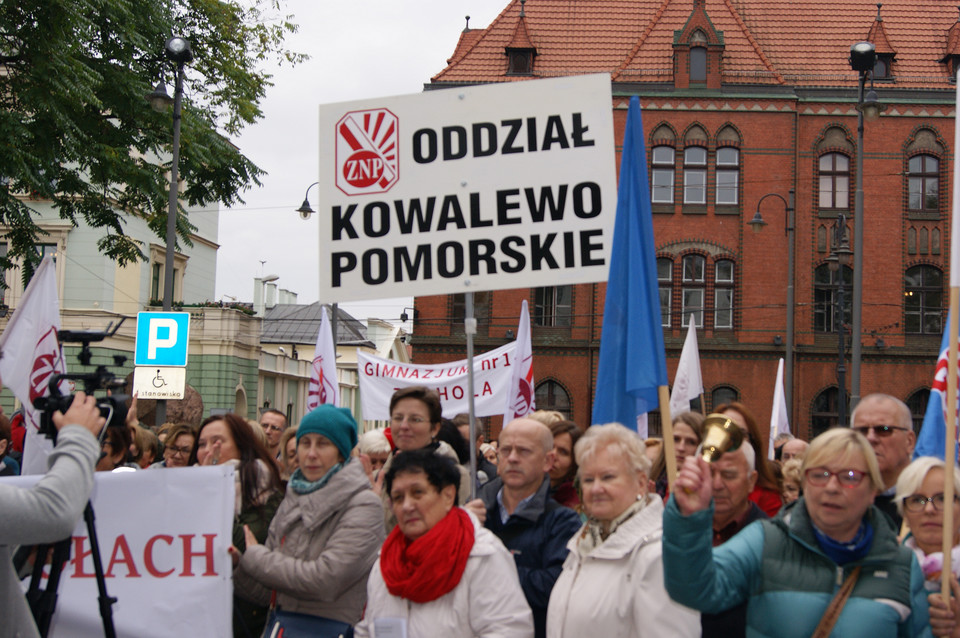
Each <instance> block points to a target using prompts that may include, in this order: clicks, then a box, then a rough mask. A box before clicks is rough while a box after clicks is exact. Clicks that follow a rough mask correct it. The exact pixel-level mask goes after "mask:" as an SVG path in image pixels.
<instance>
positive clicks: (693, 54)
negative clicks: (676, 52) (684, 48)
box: [690, 47, 707, 82]
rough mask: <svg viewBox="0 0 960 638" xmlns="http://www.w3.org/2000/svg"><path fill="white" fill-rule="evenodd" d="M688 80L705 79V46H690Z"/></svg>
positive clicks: (703, 80)
mask: <svg viewBox="0 0 960 638" xmlns="http://www.w3.org/2000/svg"><path fill="white" fill-rule="evenodd" d="M690 81H691V82H706V81H707V49H706V47H690Z"/></svg>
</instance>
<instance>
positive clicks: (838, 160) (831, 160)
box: [820, 153, 850, 210]
mask: <svg viewBox="0 0 960 638" xmlns="http://www.w3.org/2000/svg"><path fill="white" fill-rule="evenodd" d="M820 208H821V209H824V208H826V209H840V210H847V209H849V208H850V158H849V157H847V156H846V155H843V154H842V153H826V154H825V155H821V156H820Z"/></svg>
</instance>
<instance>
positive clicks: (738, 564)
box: [663, 428, 932, 638]
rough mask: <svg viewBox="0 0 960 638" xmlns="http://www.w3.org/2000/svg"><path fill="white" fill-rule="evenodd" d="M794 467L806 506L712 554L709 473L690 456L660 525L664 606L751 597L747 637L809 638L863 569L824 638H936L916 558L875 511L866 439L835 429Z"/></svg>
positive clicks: (877, 480) (875, 477)
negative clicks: (797, 469)
mask: <svg viewBox="0 0 960 638" xmlns="http://www.w3.org/2000/svg"><path fill="white" fill-rule="evenodd" d="M801 471H802V474H803V494H804V497H803V498H801V499H799V500H798V501H796V502H795V503H793V504H792V505H790V506H789V507H787V508H785V509H784V510H783V511H782V512H781V513H780V514H779V515H778V516H777V518H775V519H773V520H771V521H757V522H755V523H752V524H751V525H749V526H747V527H746V528H744V529H743V530H742V531H741V532H740V533H739V534H738V535H737V536H735V537H734V538H732V539H731V540H729V541H727V542H726V543H725V544H723V545H721V546H720V547H717V548H716V549H712V548H711V533H712V532H711V530H712V525H711V522H712V518H713V507H712V504H711V500H712V492H713V489H712V479H711V469H710V466H709V465H708V464H707V463H706V462H704V461H703V460H702V459H700V458H696V457H689V458H687V460H686V461H685V462H684V466H683V468H682V470H681V472H680V474H679V475H678V478H677V489H676V490H675V491H674V493H673V495H672V496H671V498H670V501H669V503H668V504H667V507H666V511H665V513H664V520H663V532H664V533H663V563H664V574H665V576H664V579H665V581H666V587H667V591H668V592H669V593H670V596H671V598H673V599H674V600H676V601H677V602H679V603H682V604H684V605H687V606H688V607H693V608H694V609H699V610H700V611H702V612H707V613H717V612H719V611H723V610H725V609H728V608H730V607H733V606H734V605H737V604H740V603H742V602H743V601H748V606H747V636H751V637H753V636H757V637H759V636H776V637H778V638H791V637H793V636H796V637H798V638H799V637H801V636H802V637H804V638H807V637H809V636H811V635H812V634H813V632H814V630H815V629H816V627H817V625H818V623H819V622H820V619H821V618H822V617H823V616H824V612H825V611H826V610H827V607H828V606H829V604H830V601H831V600H832V599H833V597H834V595H835V593H836V592H837V591H838V590H839V589H840V587H841V585H842V584H843V583H844V581H845V580H846V579H847V578H848V577H849V576H850V574H851V572H853V571H854V570H855V568H856V567H860V568H861V569H860V571H859V576H858V577H857V579H856V581H855V584H854V586H853V591H852V593H851V595H850V597H849V598H848V599H847V601H846V604H845V605H844V607H843V609H842V612H841V614H840V616H839V618H838V620H837V621H836V624H835V625H834V626H833V630H832V633H831V634H830V635H832V636H843V637H844V638H856V637H859V636H864V637H869V638H884V637H886V636H890V637H893V636H931V635H932V634H931V630H930V621H929V607H928V603H927V597H926V593H925V592H924V589H923V574H922V573H921V572H920V568H919V565H918V564H917V561H916V558H915V557H914V556H913V553H912V552H910V551H909V550H907V549H906V548H904V547H902V546H900V545H899V544H898V542H897V536H896V530H895V529H894V528H893V524H892V523H891V522H890V521H889V519H887V517H886V516H884V515H883V514H882V513H881V512H880V511H879V510H877V509H876V508H875V507H873V497H874V495H875V494H876V492H877V490H878V489H879V488H881V486H882V485H883V483H882V479H881V477H880V471H879V468H878V467H877V460H876V457H875V456H874V453H873V450H872V448H871V446H870V443H869V442H868V441H867V440H866V439H865V438H864V437H863V436H861V435H860V434H857V433H856V432H854V431H852V430H849V429H846V428H837V429H833V430H830V431H828V432H826V433H824V434H822V435H820V436H819V437H817V438H816V439H814V441H813V442H812V443H811V445H810V449H809V450H808V451H807V456H806V458H805V459H804V464H803V468H802V470H801Z"/></svg>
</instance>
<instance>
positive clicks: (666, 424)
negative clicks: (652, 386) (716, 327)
mask: <svg viewBox="0 0 960 638" xmlns="http://www.w3.org/2000/svg"><path fill="white" fill-rule="evenodd" d="M691 321H692V319H691ZM657 394H658V396H659V398H660V422H661V423H662V424H663V427H661V428H660V430H661V431H662V433H663V458H664V459H665V460H666V461H667V482H668V483H669V484H670V491H671V492H673V484H674V482H675V481H676V480H677V453H676V451H675V450H674V447H673V422H672V421H671V420H670V388H669V387H667V386H665V385H661V386H658V387H657ZM701 405H703V402H702V401H701ZM653 480H656V477H653Z"/></svg>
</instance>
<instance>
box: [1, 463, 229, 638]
mask: <svg viewBox="0 0 960 638" xmlns="http://www.w3.org/2000/svg"><path fill="white" fill-rule="evenodd" d="M40 478H41V477H39V476H29V477H27V476H24V477H9V478H3V479H0V482H3V483H4V484H12V485H18V486H20V487H28V486H32V485H33V484H35V483H36V482H37V481H38V480H40ZM234 495H235V489H234V470H233V466H232V465H231V464H228V465H218V466H209V467H188V468H176V469H164V470H145V471H141V472H98V473H97V474H96V476H95V484H94V490H93V495H92V497H91V502H92V503H93V509H94V514H95V516H96V530H97V537H98V539H99V546H100V555H101V560H102V563H103V571H104V575H105V581H106V585H107V593H108V594H109V595H110V596H114V597H116V598H117V603H116V604H115V605H114V606H113V621H114V625H115V627H116V630H117V635H118V636H139V637H141V638H150V637H153V636H156V637H157V638H159V637H161V636H229V635H231V631H232V630H231V609H232V598H233V586H232V582H233V581H232V578H233V565H232V561H231V559H230V556H229V554H228V553H227V548H228V547H230V544H231V542H232V537H233V535H232V526H233V509H234V500H235V496H234ZM94 576H95V573H94V567H93V558H92V552H91V548H90V538H89V535H88V533H87V526H86V523H85V522H84V521H83V520H81V521H80V522H79V523H78V524H77V526H76V528H75V529H74V532H73V536H72V537H71V539H70V559H69V560H68V561H67V563H66V564H65V565H64V568H63V573H62V576H61V581H60V588H59V594H60V597H59V600H58V601H57V613H56V615H55V616H54V618H53V624H52V627H51V633H50V635H51V636H61V637H69V638H87V637H89V638H96V637H101V636H103V625H102V624H101V619H100V613H99V608H98V606H97V596H98V592H97V581H96V578H95V577H94Z"/></svg>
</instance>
